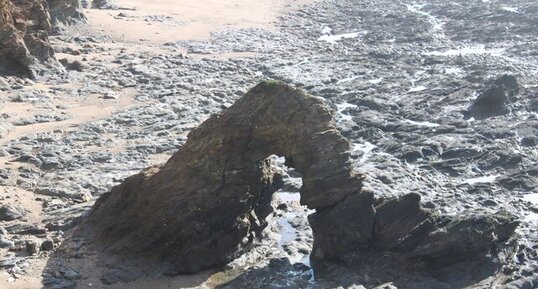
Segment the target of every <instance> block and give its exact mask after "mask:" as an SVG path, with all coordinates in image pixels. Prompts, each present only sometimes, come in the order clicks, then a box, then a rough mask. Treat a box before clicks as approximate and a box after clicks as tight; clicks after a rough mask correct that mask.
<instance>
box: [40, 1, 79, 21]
mask: <svg viewBox="0 0 538 289" xmlns="http://www.w3.org/2000/svg"><path fill="white" fill-rule="evenodd" d="M47 3H48V4H49V13H50V17H51V19H52V22H53V23H67V24H72V23H77V22H85V21H86V17H85V16H84V14H83V13H82V6H81V3H80V1H79V0H47Z"/></svg>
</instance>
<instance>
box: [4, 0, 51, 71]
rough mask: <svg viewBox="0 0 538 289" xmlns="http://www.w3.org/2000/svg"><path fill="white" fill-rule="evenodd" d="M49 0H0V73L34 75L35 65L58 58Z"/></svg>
mask: <svg viewBox="0 0 538 289" xmlns="http://www.w3.org/2000/svg"><path fill="white" fill-rule="evenodd" d="M50 29H51V22H50V16H49V13H48V11H47V3H46V2H45V0H16V1H9V0H0V42H1V43H2V46H1V47H0V73H3V74H9V75H19V76H27V77H32V76H33V73H34V72H33V69H34V65H36V64H37V63H38V62H43V61H47V60H48V59H51V58H54V50H53V49H52V47H51V45H50V43H49V41H48V32H49V31H50Z"/></svg>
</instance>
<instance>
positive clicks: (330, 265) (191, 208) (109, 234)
mask: <svg viewBox="0 0 538 289" xmlns="http://www.w3.org/2000/svg"><path fill="white" fill-rule="evenodd" d="M272 154H276V155H280V156H284V157H285V159H286V165H287V166H289V167H293V168H295V169H296V170H297V172H298V173H300V175H301V176H302V179H303V185H302V187H301V189H300V194H301V203H302V204H303V205H306V206H307V207H308V208H310V209H313V210H315V212H314V213H312V214H311V215H310V216H309V222H310V225H311V227H312V231H313V236H314V245H313V250H312V254H311V257H310V258H311V264H312V266H313V268H314V270H315V273H316V277H317V278H320V277H321V278H323V277H325V276H327V277H330V276H331V275H332V274H333V273H335V272H336V274H340V272H342V271H341V270H340V268H341V267H342V266H343V267H344V268H347V269H350V270H352V271H355V272H361V270H363V269H364V268H375V267H376V266H380V267H390V268H393V270H400V271H405V272H420V274H434V273H432V272H437V271H439V270H440V271H443V270H445V269H446V268H452V270H460V271H461V270H462V268H470V267H472V268H475V267H476V266H478V267H480V268H488V270H485V269H484V270H482V271H481V273H483V274H477V275H476V276H475V275H473V274H469V275H473V276H472V277H469V278H475V277H476V278H482V277H484V274H486V276H489V275H488V274H490V275H491V274H496V273H498V272H500V268H501V267H502V265H503V263H504V262H506V260H505V259H502V258H498V257H497V251H496V249H495V247H496V246H497V247H498V246H502V245H503V244H504V243H505V242H507V241H508V240H509V239H510V237H511V236H512V234H513V232H514V230H515V227H516V226H517V224H518V223H517V222H516V221H515V220H514V219H513V218H512V217H510V216H508V215H503V214H499V215H498V216H496V217H492V216H478V215H470V216H467V217H458V218H450V217H441V216H437V215H436V214H434V213H433V212H431V211H428V210H426V209H424V208H422V207H421V206H420V196H419V195H418V194H408V195H405V196H403V197H400V198H393V199H376V198H375V197H374V195H373V193H371V192H369V191H367V190H362V179H363V176H362V175H360V174H357V173H355V172H354V169H353V166H352V165H351V163H350V160H349V159H350V144H349V142H348V141H347V140H346V139H345V138H343V137H342V135H341V134H340V133H339V132H338V130H337V129H336V128H335V125H334V122H333V120H332V112H331V111H330V110H329V109H328V108H327V106H326V105H325V104H324V103H323V101H322V100H320V99H318V98H315V97H312V96H309V95H307V94H305V93H304V92H302V91H301V90H298V89H294V88H292V87H290V86H287V85H284V84H281V83H278V82H273V81H269V82H262V83H260V84H259V85H257V86H256V87H254V88H253V89H251V90H250V91H249V92H248V93H247V94H246V95H245V96H244V97H243V98H241V99H240V100H238V101H237V102H236V103H235V104H234V105H232V106H231V107H230V108H228V109H227V110H225V111H224V112H222V113H221V114H218V115H214V116H212V117H211V118H209V119H208V120H207V121H205V122H204V123H203V124H201V125H200V126H199V127H198V128H196V129H194V130H193V131H191V133H190V134H189V136H188V140H187V142H186V143H185V144H184V145H183V147H182V148H181V149H180V150H179V151H178V152H177V153H176V154H174V155H173V156H172V157H171V158H170V160H168V162H167V163H166V164H164V165H163V166H160V167H150V168H148V169H146V170H144V171H142V172H141V173H139V174H138V175H135V176H132V177H130V178H128V179H126V180H125V181H124V182H123V183H122V184H121V185H119V186H118V187H116V188H114V189H113V190H112V191H110V192H108V193H106V194H104V195H103V196H102V197H101V198H100V199H99V200H98V201H97V202H96V204H95V205H94V207H93V209H92V211H91V213H90V214H89V216H88V218H87V219H86V221H85V223H83V225H82V226H81V227H80V228H79V231H78V234H79V235H83V236H85V237H87V238H88V239H89V240H88V241H89V244H90V246H95V247H97V248H100V251H101V252H102V255H101V257H102V258H109V259H112V260H115V261H118V260H120V259H121V260H128V261H130V262H133V263H132V264H138V265H140V264H149V265H148V268H149V269H144V270H142V269H140V268H141V266H138V267H137V268H139V269H136V270H141V271H146V272H143V273H149V272H154V271H157V272H159V273H163V272H164V273H191V272H197V271H200V270H203V269H206V268H210V267H215V266H220V265H224V264H225V263H226V262H228V261H230V260H232V259H234V258H235V257H236V256H238V255H239V254H241V253H242V252H244V251H245V250H247V249H248V248H249V246H250V245H251V244H252V243H253V242H254V241H255V240H256V238H257V237H259V236H260V234H259V232H260V230H262V229H263V228H264V227H265V226H266V225H267V223H266V220H265V219H266V217H267V216H268V215H269V213H270V212H271V210H272V208H271V206H270V200H271V195H272V194H273V193H274V192H275V191H276V190H278V189H279V188H280V187H281V186H282V180H281V176H280V175H279V174H278V173H277V172H276V170H275V169H273V168H272V167H271V165H270V162H269V161H268V160H267V158H268V157H269V156H270V155H272ZM118 262H119V261H118ZM107 263H111V262H107ZM122 268H126V267H122ZM454 268H456V269H454ZM489 269H491V270H489ZM446 270H448V269H446ZM463 271H465V270H463ZM383 272H387V270H381V273H380V272H377V270H374V269H372V272H370V273H369V275H372V274H374V275H375V274H383ZM443 272H444V271H443ZM484 272H485V273H484ZM394 275H398V274H397V273H396V274H393V276H394ZM441 275H442V274H441ZM478 275H479V276H478ZM480 280H482V279H480ZM463 282H465V281H463Z"/></svg>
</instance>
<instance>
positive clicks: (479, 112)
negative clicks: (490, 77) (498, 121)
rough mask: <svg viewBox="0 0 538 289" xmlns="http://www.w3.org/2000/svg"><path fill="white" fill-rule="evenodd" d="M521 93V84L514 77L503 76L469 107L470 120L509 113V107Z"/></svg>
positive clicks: (468, 115)
mask: <svg viewBox="0 0 538 289" xmlns="http://www.w3.org/2000/svg"><path fill="white" fill-rule="evenodd" d="M518 93H519V84H518V82H517V79H516V78H515V76H513V75H503V76H501V77H500V78H498V79H497V80H495V81H494V82H493V84H492V85H491V87H489V88H488V89H487V90H486V91H484V92H483V93H482V94H480V95H479V96H478V97H477V98H476V99H475V101H474V102H473V104H472V105H471V106H470V107H469V111H468V114H467V117H468V118H471V117H474V118H475V119H485V118H488V117H492V116H496V115H503V114H507V113H508V111H509V110H508V107H507V105H508V104H509V103H510V102H511V100H512V98H513V97H514V96H515V95H517V94H518Z"/></svg>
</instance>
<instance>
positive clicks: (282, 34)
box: [0, 0, 538, 288]
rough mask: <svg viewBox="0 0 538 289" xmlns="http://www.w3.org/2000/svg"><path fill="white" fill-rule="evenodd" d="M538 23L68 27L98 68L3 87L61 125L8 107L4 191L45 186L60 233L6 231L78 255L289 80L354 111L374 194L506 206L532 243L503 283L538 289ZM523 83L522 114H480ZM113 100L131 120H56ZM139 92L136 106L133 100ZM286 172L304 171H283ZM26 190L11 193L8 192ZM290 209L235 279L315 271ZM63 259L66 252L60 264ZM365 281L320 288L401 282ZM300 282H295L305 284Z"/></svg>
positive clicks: (304, 231) (321, 7)
mask: <svg viewBox="0 0 538 289" xmlns="http://www.w3.org/2000/svg"><path fill="white" fill-rule="evenodd" d="M117 12H118V13H120V11H117ZM127 14H129V13H127ZM536 19H538V17H537V8H536V4H535V3H533V2H532V1H516V0H514V1H511V0H510V1H508V0H507V1H474V2H472V3H469V1H451V2H446V1H412V2H405V1H376V2H375V3H363V2H359V3H358V2H357V1H337V3H334V2H330V3H329V2H325V1H319V2H317V3H314V4H311V5H308V6H305V7H304V8H302V9H300V10H297V11H292V12H290V13H288V14H286V15H284V16H283V17H281V19H280V21H278V23H276V26H277V29H273V30H264V29H243V30H227V31H224V32H218V33H214V34H213V35H212V37H211V39H210V40H207V41H179V42H170V43H168V44H167V45H166V46H159V47H154V48H155V49H151V50H150V51H136V50H133V49H119V48H117V47H116V46H114V45H108V44H107V43H108V42H107V41H109V40H110V38H109V37H108V36H106V35H99V34H97V35H85V36H80V35H81V34H80V33H71V32H69V31H65V33H64V34H62V35H61V36H54V37H51V38H50V39H51V42H52V43H53V45H54V48H55V50H56V51H57V52H60V53H66V54H68V55H69V56H72V57H76V59H78V60H79V61H81V62H82V63H85V64H87V65H88V67H89V68H88V69H86V70H83V71H82V72H79V71H76V70H70V71H61V70H60V71H57V70H52V71H51V72H50V73H45V74H43V75H37V77H38V80H39V82H41V83H47V86H45V87H43V86H41V87H36V86H35V85H34V84H35V83H34V82H33V81H31V80H28V79H19V78H14V77H0V101H2V106H1V108H4V107H8V106H9V107H10V108H11V107H15V105H17V107H18V106H32V107H37V108H39V109H40V111H38V112H36V113H35V115H43V114H44V112H46V113H47V114H48V115H51V116H52V117H50V118H48V117H47V119H48V120H49V121H48V122H43V123H42V124H41V125H43V124H45V125H51V126H52V128H51V129H47V130H37V129H36V128H38V126H36V125H38V124H37V123H32V124H30V123H29V124H28V125H26V126H20V127H16V126H15V125H14V123H15V122H18V121H19V120H20V119H21V117H20V116H19V115H17V114H16V112H15V111H14V110H11V109H10V110H9V111H6V110H2V112H1V113H0V135H2V137H3V139H2V141H1V146H0V158H1V160H2V164H4V165H5V166H3V167H2V168H1V169H0V184H1V185H2V190H4V188H9V186H17V187H18V188H24V189H27V190H30V191H35V192H36V194H37V198H39V199H40V200H39V201H37V202H38V203H39V204H40V206H41V205H42V213H43V215H44V217H45V218H44V223H43V225H44V226H43V227H36V226H34V227H33V229H31V228H32V226H31V225H32V224H33V222H34V221H33V220H27V221H24V220H21V219H18V220H14V221H10V222H21V223H29V226H28V227H27V229H24V230H23V228H22V227H21V228H10V232H9V233H8V232H6V234H5V235H1V234H0V235H1V236H3V238H4V240H6V241H7V242H11V243H9V246H10V247H11V248H21V247H22V245H24V240H20V238H26V237H27V236H30V237H32V238H37V239H40V240H45V239H47V238H53V239H55V243H56V244H60V242H61V240H63V237H62V236H63V233H61V232H63V231H66V230H69V228H71V227H72V226H73V225H74V224H76V221H77V220H78V217H79V216H80V215H82V214H84V213H86V212H87V211H88V210H89V208H91V205H92V203H93V201H94V200H95V199H96V198H97V197H98V196H100V195H101V194H103V193H105V192H107V191H109V190H110V188H111V187H113V186H114V185H117V184H119V183H120V182H121V181H122V179H123V178H124V177H127V176H129V175H132V174H135V173H137V172H138V171H140V170H141V169H143V168H145V167H147V166H149V165H154V164H157V163H159V162H162V161H164V160H166V159H168V158H169V157H170V155H171V154H172V153H173V152H175V151H176V150H177V149H179V148H181V146H182V145H183V144H184V142H185V140H186V134H187V133H188V132H189V131H190V130H191V129H193V128H194V127H196V126H197V125H199V124H200V123H201V122H202V121H204V120H205V119H207V118H208V117H209V116H210V115H211V114H213V113H217V112H219V111H221V110H222V109H223V108H224V107H229V106H231V105H232V103H233V102H234V101H236V100H237V99H238V98H239V97H241V96H242V95H244V93H245V92H246V91H247V89H249V88H250V87H252V86H253V85H254V84H256V83H257V82H259V81H260V80H262V79H266V78H275V79H280V80H285V81H286V82H289V83H292V84H293V85H296V86H300V87H302V88H303V89H305V90H306V91H307V92H308V93H309V94H312V95H316V96H320V97H322V98H323V99H324V101H325V102H326V103H328V104H329V105H330V106H331V107H332V108H333V109H334V110H335V111H336V127H337V128H338V129H339V130H340V131H341V132H342V135H343V136H345V137H346V138H347V139H349V140H350V141H351V142H352V146H351V158H352V163H353V165H355V166H356V167H357V168H359V170H360V171H361V172H362V173H363V174H364V175H365V176H367V178H366V179H365V180H364V181H363V186H364V187H365V188H366V189H368V190H371V191H372V192H373V193H374V194H375V195H376V196H378V197H381V196H384V197H386V199H387V200H388V199H391V198H394V197H397V196H402V195H406V194H409V193H416V194H418V195H420V197H421V202H422V207H423V208H427V209H430V210H433V211H435V212H437V213H441V214H450V215H458V214H461V213H462V212H463V211H476V212H484V213H485V214H496V213H498V212H502V211H503V210H506V211H508V212H509V213H511V214H513V215H516V216H518V219H519V221H520V222H521V224H520V226H519V228H518V231H517V232H518V235H519V240H518V242H517V249H518V250H517V253H516V255H515V258H514V259H513V260H512V264H511V265H510V266H508V268H507V269H506V270H505V273H506V274H507V276H508V277H507V279H506V280H500V281H499V283H498V284H500V285H499V287H502V286H506V287H508V288H533V286H535V283H536V282H537V281H536V278H535V276H536V272H537V271H536V270H537V268H538V267H537V264H538V259H537V258H538V253H537V249H536V244H537V242H538V238H537V237H536V236H537V234H538V231H537V230H536V219H537V214H538V208H537V204H536V197H535V196H536V194H537V193H538V191H537V187H538V182H537V177H538V174H537V171H536V163H537V162H538V154H537V147H536V145H535V143H536V141H535V140H536V139H535V138H536V135H537V132H538V126H537V124H538V118H537V116H536V113H537V112H538V102H537V101H536V97H537V95H538V91H537V87H538V86H537V85H538V80H537V79H536V71H537V69H538V66H537V63H538V62H537V59H536V57H537V55H536V53H535V50H536V49H535V48H536V47H538V46H537V45H538V44H537V43H536V29H534V27H536ZM150 20H151V19H150ZM509 23H510V24H509ZM70 33H71V34H70ZM96 54H99V55H106V57H104V58H103V57H101V56H100V57H95V55H96ZM62 57H63V56H62ZM83 58H86V61H84V60H83ZM506 74H508V75H513V76H514V77H515V78H516V80H517V83H518V85H519V93H518V94H517V95H514V96H513V97H512V98H511V100H510V102H509V103H505V106H506V108H507V109H508V113H506V114H502V115H495V116H491V117H488V118H486V119H477V118H475V119H471V118H469V119H466V113H467V112H468V111H469V107H471V105H472V104H473V102H474V101H475V100H476V99H477V97H478V96H479V95H480V94H481V93H483V92H485V91H487V90H488V88H490V87H492V84H493V83H494V82H495V80H497V79H499V78H501V77H502V76H503V75H506ZM103 76H106V77H103ZM130 90H135V93H132V92H131V91H130ZM111 93H113V94H111ZM107 94H109V95H116V98H115V99H114V98H112V99H106V101H107V104H109V105H111V106H112V105H121V107H122V109H121V110H118V111H117V112H116V113H114V114H111V115H105V116H102V117H101V118H97V119H93V120H92V119H88V120H86V121H85V122H84V123H83V124H81V125H79V126H77V127H76V128H69V127H66V126H63V127H62V126H61V124H62V123H64V122H67V123H69V122H70V120H69V119H67V120H60V121H56V120H55V119H54V116H61V115H62V114H61V112H67V113H69V112H70V111H71V108H70V106H71V104H72V103H73V101H76V100H83V99H92V97H95V98H96V99H99V100H103V101H105V99H104V96H105V95H107ZM126 99H132V102H129V103H128V104H125V103H121V101H125V100H126ZM118 103H121V104H118ZM67 115H69V114H67ZM24 119H34V118H33V116H29V115H26V116H25V117H24ZM38 119H42V118H39V117H38ZM18 128H28V129H30V128H32V129H33V131H32V133H29V134H27V135H25V136H20V135H19V136H18V135H16V134H13V132H14V131H16V129H18ZM279 166H280V167H283V168H285V167H286V166H285V165H283V161H282V163H281V164H279ZM288 172H289V174H286V173H283V176H284V177H283V178H284V184H285V188H286V190H289V191H290V192H277V193H276V194H277V195H279V196H294V195H297V194H296V193H294V192H296V191H298V188H299V187H300V185H298V184H297V180H298V179H299V180H300V176H298V175H294V173H292V172H290V171H288ZM5 186H7V187H5ZM287 193H289V194H287ZM14 194H15V193H13V192H12V191H11V190H10V189H6V193H5V194H4V195H2V198H5V197H7V196H11V197H12V196H13V195H14ZM7 200H9V201H11V200H10V199H2V200H1V202H7ZM376 205H377V204H376ZM273 207H274V208H277V207H279V209H274V211H273V212H272V213H271V214H270V215H269V216H268V220H267V222H268V225H267V228H266V230H264V231H263V232H262V234H264V236H263V238H262V240H263V241H261V242H260V243H259V244H255V245H254V246H253V247H252V248H251V249H250V250H248V252H246V253H245V254H244V255H242V256H241V257H240V258H239V259H236V261H234V262H232V263H230V264H229V266H227V267H226V270H232V271H234V270H235V272H243V271H244V269H245V268H251V269H252V270H251V271H250V272H251V273H249V276H250V278H249V282H250V283H249V286H250V285H252V287H251V288H266V287H264V286H266V285H265V284H267V283H266V282H265V281H266V279H265V278H267V270H268V271H270V272H271V271H272V272H276V271H277V270H276V269H274V267H270V268H269V267H267V264H268V262H269V261H268V260H270V259H276V258H281V257H287V258H290V261H291V263H292V264H293V263H298V262H299V263H301V262H302V263H305V264H306V265H308V266H310V265H311V264H309V263H308V261H306V260H308V256H309V252H310V251H311V250H312V232H311V230H310V228H309V224H308V220H307V219H306V216H307V215H308V214H310V213H312V212H309V211H308V210H307V209H306V208H304V207H301V206H300V205H299V203H298V201H296V200H288V199H279V198H276V200H273ZM39 222H41V221H39ZM12 225H13V224H7V223H2V224H0V226H3V227H5V228H7V227H10V226H12ZM30 229H31V230H30ZM25 231H26V232H33V233H34V235H23V234H22V233H23V232H25ZM19 232H20V235H19ZM35 233H37V234H35ZM16 243H17V244H16ZM75 244H78V245H77V246H75V247H68V248H69V250H68V252H69V253H70V256H72V258H75V257H77V258H80V257H81V256H82V257H84V256H88V255H91V253H88V252H85V251H84V245H82V244H83V243H81V242H76V243H75ZM305 247H306V249H305ZM1 250H3V251H1V252H2V256H0V264H4V263H5V264H6V267H3V268H4V269H3V270H6V271H7V270H11V271H10V272H14V273H10V274H14V275H15V276H17V274H24V273H22V271H21V270H19V269H18V268H20V266H18V265H17V266H15V265H16V264H19V265H21V264H24V262H25V260H27V258H28V257H26V256H24V254H18V255H17V256H12V255H11V254H12V252H8V251H7V249H1ZM57 250H63V247H62V246H58V249H57ZM66 250H67V249H66ZM21 252H22V251H21ZM301 252H302V253H301ZM46 253H47V252H40V254H46ZM304 257H306V259H305V258H304ZM13 258H14V259H13ZM67 260H70V259H60V261H61V262H63V263H67V262H68V261H67ZM56 261H58V260H57V259H52V258H51V263H50V264H51V267H55V266H56V264H57V263H55V262H56ZM9 264H11V265H9ZM13 264H15V265H13ZM12 265H13V266H12ZM53 265H54V266H53ZM9 266H11V267H9ZM13 268H15V269H13ZM268 268H269V269H268ZM256 269H262V270H256ZM266 269H267V270H266ZM257 272H261V273H260V274H257ZM366 273H368V272H366ZM51 274H52V275H51V276H52V277H50V278H55V279H54V280H56V281H57V282H60V281H61V280H66V279H62V278H63V277H62V275H61V273H58V274H57V275H54V274H56V273H55V272H54V271H52V273H51ZM239 274H240V273H239ZM365 276H367V275H364V274H363V275H362V276H358V277H357V279H356V280H358V281H356V282H353V281H352V280H351V281H350V282H344V281H341V282H340V284H338V282H337V283H331V284H329V283H323V282H328V281H323V280H317V281H312V282H306V283H303V284H305V285H304V287H306V288H309V287H311V288H316V287H315V286H318V287H319V286H321V287H322V288H338V287H339V286H342V287H344V288H346V286H348V285H345V284H346V283H348V284H356V285H357V286H359V285H364V287H366V288H374V287H376V286H378V285H381V284H383V283H387V282H392V281H393V279H394V277H395V276H393V275H390V276H387V277H386V278H383V279H382V280H373V279H368V278H366V277H365ZM286 278H287V279H289V280H292V276H290V274H287V277H286ZM298 278H299V279H300V278H302V277H298ZM415 279H416V278H414V277H409V280H403V281H405V282H412V281H413V280H415ZM54 280H53V281H54ZM241 280H244V279H237V282H241ZM256 280H258V282H257V283H256ZM301 280H302V279H301ZM430 281H432V280H431V279H430ZM65 282H66V284H67V283H69V284H72V283H74V282H80V281H79V280H74V281H70V280H66V281H65ZM245 282H246V281H245ZM290 282H291V281H290ZM293 282H295V281H293ZM297 282H302V281H300V280H298V281H297ZM400 283H402V282H400ZM233 284H235V288H238V287H239V288H240V287H241V285H240V283H233ZM320 284H321V285H320ZM405 284H409V283H405ZM432 284H437V285H438V284H439V283H432ZM70 286H74V285H70ZM349 286H351V285H349ZM349 286H348V287H349ZM393 286H396V287H398V288H420V287H416V286H405V285H400V284H399V283H397V282H396V283H394V284H393ZM444 286H445V287H447V288H450V286H449V285H447V284H446V283H445V284H444ZM461 287H462V286H459V288H461ZM467 287H469V286H467ZM475 287H478V288H480V287H479V285H476V286H475ZM483 287H485V288H489V287H488V286H483ZM284 288H285V287H284ZM424 288H434V287H433V285H432V286H425V287H424ZM435 288H437V287H435ZM439 288H443V287H439ZM457 288H458V287H457Z"/></svg>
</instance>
